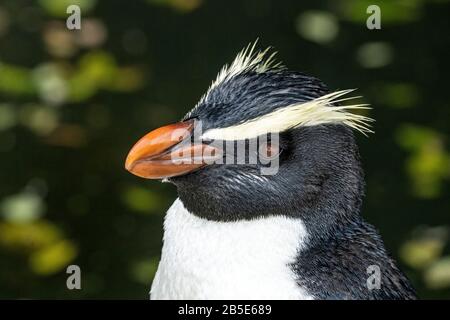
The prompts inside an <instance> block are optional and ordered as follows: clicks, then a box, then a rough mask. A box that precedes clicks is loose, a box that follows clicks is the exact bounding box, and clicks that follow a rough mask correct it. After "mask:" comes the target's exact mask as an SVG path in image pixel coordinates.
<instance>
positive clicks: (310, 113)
mask: <svg viewBox="0 0 450 320" xmlns="http://www.w3.org/2000/svg"><path fill="white" fill-rule="evenodd" d="M352 91H354V89H350V90H342V91H336V92H332V93H329V94H326V95H324V96H322V97H319V98H317V99H314V100H311V101H308V102H304V103H300V104H294V105H289V106H286V107H283V108H280V109H277V110H275V111H273V112H271V113H269V114H266V115H263V116H260V117H258V118H255V119H251V120H248V121H247V122H244V123H240V124H237V125H233V126H230V127H225V128H215V129H210V130H207V131H206V132H205V133H204V134H203V135H202V139H209V140H243V139H252V138H256V137H258V136H260V135H263V134H267V133H280V132H283V131H286V130H289V129H292V128H297V127H301V126H316V125H320V124H325V123H338V124H339V123H340V124H344V125H347V126H349V127H351V128H353V129H355V130H358V131H360V132H361V133H363V134H364V135H366V134H367V133H370V132H373V131H372V130H371V129H370V122H372V121H374V120H373V119H371V118H369V117H366V116H363V115H359V114H354V113H351V112H350V110H353V109H370V107H369V106H368V105H367V104H354V105H347V106H334V105H333V103H336V102H339V101H345V100H349V99H352V98H351V97H350V98H344V99H338V98H339V97H341V96H343V95H345V94H348V93H350V92H352ZM354 98H356V97H354Z"/></svg>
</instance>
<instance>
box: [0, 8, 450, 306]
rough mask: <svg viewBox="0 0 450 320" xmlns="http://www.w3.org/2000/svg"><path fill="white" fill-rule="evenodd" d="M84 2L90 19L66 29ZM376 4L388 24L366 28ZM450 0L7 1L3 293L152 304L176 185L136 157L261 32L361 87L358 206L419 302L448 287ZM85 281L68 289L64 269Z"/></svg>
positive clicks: (1, 121) (308, 65)
mask: <svg viewBox="0 0 450 320" xmlns="http://www.w3.org/2000/svg"><path fill="white" fill-rule="evenodd" d="M72 4H75V5H78V6H80V8H81V13H82V18H81V23H82V27H81V30H68V29H67V27H66V21H65V19H66V17H67V16H68V14H67V11H66V9H67V6H68V5H72ZM369 5H378V6H379V7H380V9H381V18H382V21H381V27H382V28H381V30H368V29H367V28H366V19H367V17H368V14H367V12H366V10H367V7H368V6H369ZM449 5H450V3H449V1H447V0H432V1H424V0H380V1H372V0H339V1H335V0H333V1H331V0H329V1H328V0H324V1H312V0H309V1H294V0H292V1H281V2H280V1H274V0H243V1H240V0H239V1H238V0H232V1H206V0H140V1H137V0H136V1H120V0H108V1H106V0H58V1H54V0H38V1H29V0H4V1H2V2H1V3H0V165H1V168H2V170H0V182H1V183H0V298H141V299H145V298H147V296H148V290H149V287H150V283H151V281H152V279H153V276H154V273H155V271H156V268H157V265H158V261H159V255H160V248H161V239H162V222H163V216H164V212H165V210H167V208H168V207H169V205H170V203H171V202H172V201H173V199H175V197H176V192H175V189H174V187H173V186H170V185H166V184H160V183H159V182H147V181H143V180H141V179H138V178H136V177H134V176H132V175H130V174H128V173H127V172H126V171H125V170H124V169H123V162H124V158H125V156H126V154H127V152H128V150H129V149H130V148H131V146H132V145H133V143H134V142H135V141H136V139H137V138H139V137H140V136H142V135H143V134H144V133H146V132H148V131H149V130H151V129H153V128H155V127H157V126H159V125H162V124H166V123H168V122H174V121H177V120H178V119H180V118H181V117H182V115H183V114H184V113H185V112H186V111H187V110H188V109H190V108H191V107H192V106H194V105H195V103H196V102H197V100H198V98H199V97H200V96H201V95H202V94H203V92H204V90H206V88H207V87H208V85H209V84H210V82H211V80H212V79H213V78H214V76H215V74H216V72H217V71H218V70H219V69H220V67H221V66H222V65H223V64H224V63H226V62H230V60H232V59H233V57H234V56H235V54H236V53H237V52H238V51H239V50H240V49H241V48H242V47H244V46H245V45H247V44H248V43H249V42H252V41H254V40H255V39H256V38H259V39H260V40H259V43H260V45H261V46H269V45H271V46H274V47H275V48H276V50H278V51H279V55H278V57H279V58H280V59H282V60H283V61H284V63H285V65H287V66H288V67H289V68H291V69H293V70H299V71H304V72H306V73H308V74H311V75H314V76H316V77H319V78H321V79H322V80H324V82H326V83H327V84H328V85H329V87H330V88H331V89H343V88H359V90H358V91H359V93H360V94H362V95H363V96H364V98H363V100H364V101H363V102H364V103H371V104H372V105H373V108H374V109H373V110H372V111H371V113H370V116H372V117H374V118H375V119H376V123H375V127H374V129H375V132H376V133H375V134H374V135H371V136H370V137H369V138H365V137H362V136H359V135H358V139H359V145H360V147H361V155H362V160H363V163H364V168H365V171H366V180H367V188H366V189H367V191H366V194H367V195H366V198H365V203H364V206H363V212H362V214H363V215H364V216H365V217H366V218H367V219H368V220H369V221H370V222H372V223H374V224H375V225H376V226H377V227H378V229H379V230H380V232H381V234H382V236H383V238H384V239H385V241H386V245H387V247H388V249H389V250H390V251H391V252H392V254H393V255H394V256H395V257H396V258H397V259H398V261H399V263H400V264H401V267H402V268H403V269H404V270H405V271H406V273H407V274H408V275H409V277H410V278H411V280H412V281H413V283H414V285H415V287H416V288H417V290H418V293H419V295H420V296H421V297H423V298H431V297H435V298H448V297H450V262H449V261H450V260H449V259H450V244H449V231H448V230H449V228H450V226H449V224H450V219H449V217H450V197H449V195H450V194H449V180H450V146H449V124H450V123H449V119H450V106H449V102H448V101H449V99H448V94H447V93H448V74H449V72H450V60H449V59H448V57H449V56H450V52H449V50H450V39H449V37H448V33H449V31H450V28H449V24H450V20H449V19H448V12H449V9H450V7H449ZM70 264H77V265H79V266H80V267H81V270H82V288H83V289H82V290H72V291H71V290H68V289H67V288H66V277H67V274H66V268H67V266H68V265H70Z"/></svg>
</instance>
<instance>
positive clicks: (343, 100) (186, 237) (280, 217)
mask: <svg viewBox="0 0 450 320" xmlns="http://www.w3.org/2000/svg"><path fill="white" fill-rule="evenodd" d="M255 45H256V43H254V44H253V45H249V46H247V47H246V48H244V50H242V51H241V52H240V53H239V54H238V55H237V57H236V58H235V60H234V61H233V62H232V63H231V64H230V65H225V66H224V67H223V68H222V69H221V71H220V72H219V74H218V76H217V78H216V80H215V81H213V83H212V84H211V86H210V87H209V89H208V90H207V92H206V93H205V94H204V95H203V96H202V98H201V99H200V101H199V102H198V104H197V105H196V106H195V107H194V108H193V109H192V110H191V111H189V112H188V113H187V114H186V116H185V117H184V118H183V119H182V120H181V121H180V122H178V123H173V124H170V125H167V126H164V127H161V128H159V129H156V130H153V131H151V132H150V133H148V134H146V135H145V136H143V137H142V138H141V139H140V140H139V141H138V142H137V143H136V144H135V145H134V146H133V147H132V148H131V150H130V152H129V154H128V156H127V158H126V161H125V168H126V170H128V171H129V172H131V173H132V174H134V175H136V176H139V177H142V178H146V179H160V180H162V181H163V182H169V183H172V184H174V185H175V186H176V188H177V192H178V198H177V199H176V200H175V202H174V203H173V205H172V206H171V207H170V208H169V210H168V211H167V213H166V216H165V220H164V236H163V247H162V252H161V259H160V262H159V265H158V269H157V272H156V275H155V278H154V280H153V283H152V286H151V290H150V298H151V299H219V300H222V299H224V300H226V299H233V300H236V299H269V300H272V299H280V300H316V299H320V300H322V299H333V300H335V299H336V300H341V299H345V300H347V299H352V300H365V299H416V294H415V291H414V289H413V287H412V286H411V284H410V282H409V280H408V279H407V278H406V276H405V275H404V274H403V273H402V272H401V271H400V269H399V268H398V267H397V265H396V262H395V261H394V260H393V258H392V257H391V256H390V255H389V253H388V252H387V250H386V249H385V246H384V244H383V241H382V239H381V237H380V235H379V233H378V232H377V230H376V229H375V228H374V227H373V226H372V225H371V224H369V223H367V222H366V221H365V220H364V219H363V217H362V216H361V205H362V199H363V195H364V176H363V170H362V166H361V162H360V156H359V152H358V147H357V145H356V142H355V136H354V131H355V132H361V133H363V134H368V133H371V132H372V130H371V121H372V119H370V118H368V117H366V116H364V115H362V114H359V113H358V112H355V110H356V111H358V110H357V109H364V108H368V106H367V105H363V104H354V103H353V104H351V103H350V102H352V101H354V100H352V99H353V97H350V96H349V94H350V93H351V92H353V91H352V90H340V91H330V90H329V89H328V87H327V86H326V85H325V84H324V83H323V82H322V81H321V80H319V79H317V78H314V77H312V76H309V75H306V74H303V73H300V72H295V71H290V70H288V69H287V68H286V67H285V66H283V65H282V64H281V63H280V62H277V61H276V59H275V58H274V55H275V53H272V51H271V48H268V49H266V50H262V51H257V50H256V48H255ZM239 146H240V147H239ZM242 150H243V151H242ZM240 153H242V154H244V156H242V155H241V157H240V159H239V156H240ZM230 154H231V156H230ZM255 154H256V156H255V157H253V156H252V155H255ZM274 164H275V165H274ZM269 168H272V169H273V170H264V169H269Z"/></svg>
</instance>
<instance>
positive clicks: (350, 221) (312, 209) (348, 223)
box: [301, 169, 364, 246]
mask: <svg viewBox="0 0 450 320" xmlns="http://www.w3.org/2000/svg"><path fill="white" fill-rule="evenodd" d="M363 196H364V178H363V173H362V170H361V169H359V170H358V171H357V172H356V174H355V173H354V171H352V172H350V173H346V174H344V175H341V176H339V175H336V176H334V178H331V179H329V180H328V181H327V183H325V184H324V185H323V189H322V192H321V193H320V195H319V196H318V197H317V199H315V200H314V201H313V202H312V203H311V204H309V205H307V206H305V207H304V208H303V209H302V213H301V217H302V220H303V222H304V223H305V226H306V229H307V230H308V234H309V235H310V243H309V244H310V246H315V245H321V244H323V243H327V241H328V240H330V239H331V238H336V237H338V235H339V234H342V233H345V231H346V230H347V229H348V228H352V226H354V225H355V224H358V223H360V222H361V221H362V217H361V215H360V210H361V206H362V199H363Z"/></svg>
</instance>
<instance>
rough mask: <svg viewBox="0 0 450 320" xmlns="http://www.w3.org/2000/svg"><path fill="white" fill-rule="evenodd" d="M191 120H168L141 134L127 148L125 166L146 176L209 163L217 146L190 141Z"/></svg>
mask: <svg viewBox="0 0 450 320" xmlns="http://www.w3.org/2000/svg"><path fill="white" fill-rule="evenodd" d="M193 131H194V121H193V120H188V121H184V122H179V123H174V124H170V125H167V126H164V127H161V128H158V129H156V130H153V131H151V132H150V133H148V134H146V135H145V136H143V137H142V138H141V139H140V140H139V141H138V142H136V144H135V145H134V146H133V148H131V150H130V152H129V153H128V156H127V159H126V160H125V169H127V170H128V171H129V172H131V173H132V174H134V175H136V176H139V177H142V178H146V179H163V178H170V177H175V176H180V175H183V174H186V173H189V172H192V171H194V170H196V169H199V168H201V167H203V166H205V165H206V164H208V163H211V161H213V160H214V159H216V158H218V157H219V156H221V155H220V152H219V151H220V150H219V149H217V148H215V147H213V146H210V145H206V144H202V143H193V142H191V135H192V133H193Z"/></svg>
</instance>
